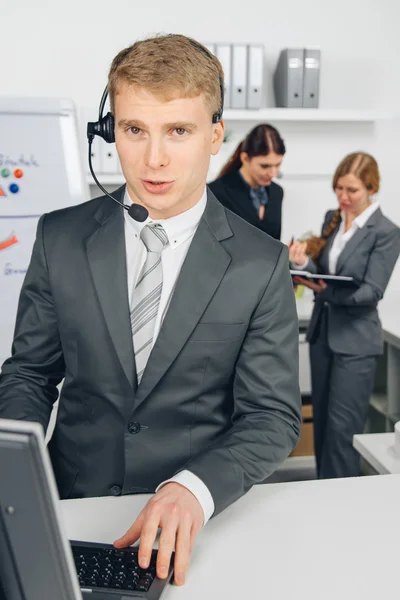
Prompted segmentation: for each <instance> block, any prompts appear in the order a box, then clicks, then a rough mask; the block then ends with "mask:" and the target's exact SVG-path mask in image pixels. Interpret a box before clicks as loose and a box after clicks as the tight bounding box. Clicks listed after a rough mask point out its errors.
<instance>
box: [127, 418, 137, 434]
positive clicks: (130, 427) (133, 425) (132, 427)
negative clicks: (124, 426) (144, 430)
mask: <svg viewBox="0 0 400 600" xmlns="http://www.w3.org/2000/svg"><path fill="white" fill-rule="evenodd" d="M128 431H129V433H132V434H136V433H139V431H140V423H135V422H134V421H132V423H129V425H128Z"/></svg>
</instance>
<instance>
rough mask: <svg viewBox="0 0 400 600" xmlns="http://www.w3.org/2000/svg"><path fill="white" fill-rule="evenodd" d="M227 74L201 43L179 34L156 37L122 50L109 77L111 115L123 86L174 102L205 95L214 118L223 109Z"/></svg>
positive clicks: (111, 68) (113, 62)
mask: <svg viewBox="0 0 400 600" xmlns="http://www.w3.org/2000/svg"><path fill="white" fill-rule="evenodd" d="M220 81H221V83H222V85H223V81H224V72H223V69H222V66H221V63H220V62H219V60H218V59H217V58H216V57H215V56H214V55H213V54H211V53H210V52H209V50H207V48H205V46H203V45H202V44H200V42H197V41H196V40H194V39H192V38H189V37H186V36H184V35H179V34H168V35H157V36H155V37H151V38H148V39H145V40H140V41H137V42H135V43H134V44H132V46H129V47H128V48H125V49H124V50H121V52H119V53H118V54H117V56H116V57H115V58H114V60H113V61H112V64H111V67H110V71H109V74H108V92H109V97H110V107H111V112H114V106H115V96H116V94H118V90H119V86H120V84H121V83H122V82H126V83H128V84H129V85H132V86H136V87H138V88H144V89H146V90H148V91H149V92H151V93H152V94H154V95H155V96H158V97H161V98H162V99H163V100H166V101H168V100H172V99H173V98H175V97H176V96H177V95H178V96H180V97H183V98H194V97H196V96H199V95H200V94H204V96H205V101H206V104H207V106H208V107H209V109H210V112H211V114H214V113H217V112H219V111H220V109H221V104H222V98H221V89H220V88H221V86H220Z"/></svg>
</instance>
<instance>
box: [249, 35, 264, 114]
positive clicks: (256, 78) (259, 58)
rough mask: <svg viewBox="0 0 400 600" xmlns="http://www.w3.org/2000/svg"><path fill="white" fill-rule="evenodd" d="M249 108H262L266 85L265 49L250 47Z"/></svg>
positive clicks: (259, 46) (258, 46)
mask: <svg viewBox="0 0 400 600" xmlns="http://www.w3.org/2000/svg"><path fill="white" fill-rule="evenodd" d="M247 75H248V77H247V108H250V109H257V108H261V104H262V94H263V83H264V47H263V46H261V45H257V46H256V45H251V46H249V47H248V61H247Z"/></svg>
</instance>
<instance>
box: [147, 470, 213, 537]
mask: <svg viewBox="0 0 400 600" xmlns="http://www.w3.org/2000/svg"><path fill="white" fill-rule="evenodd" d="M167 483H180V484H181V485H183V487H185V488H186V489H188V490H189V492H192V494H193V496H195V498H197V500H198V502H199V503H200V506H201V508H202V509H203V513H204V522H203V527H204V525H205V524H206V523H207V522H208V521H209V520H210V518H211V517H212V515H213V513H214V510H215V505H214V500H213V497H212V496H211V493H210V490H209V489H208V487H207V486H206V484H205V483H203V482H202V480H201V479H200V478H199V477H197V475H195V474H194V473H192V472H191V471H187V470H184V471H181V472H180V473H177V474H176V475H174V477H171V479H167V480H166V481H163V482H162V483H160V485H159V486H158V487H157V489H156V492H158V490H159V489H161V488H162V487H163V486H164V485H166V484H167Z"/></svg>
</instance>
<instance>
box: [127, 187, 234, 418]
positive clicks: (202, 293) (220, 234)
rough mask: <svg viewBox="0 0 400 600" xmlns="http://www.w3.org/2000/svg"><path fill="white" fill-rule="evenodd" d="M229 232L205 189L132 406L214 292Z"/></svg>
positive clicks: (166, 365) (147, 391) (223, 266)
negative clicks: (201, 209) (204, 200)
mask: <svg viewBox="0 0 400 600" xmlns="http://www.w3.org/2000/svg"><path fill="white" fill-rule="evenodd" d="M232 235H233V233H232V231H231V229H230V227H229V224H228V221H227V219H226V214H225V210H224V208H223V207H222V206H221V204H220V203H219V202H218V201H217V200H216V198H215V196H214V195H213V194H212V193H211V192H210V191H208V200H207V206H206V209H205V212H204V214H203V217H202V219H201V221H200V223H199V226H198V228H197V231H196V233H195V235H194V238H193V241H192V243H191V245H190V248H189V251H188V253H187V256H186V259H185V261H184V263H183V266H182V269H181V272H180V274H179V276H178V280H177V283H176V286H175V290H174V293H173V296H172V298H171V302H170V305H169V308H168V311H167V313H166V315H165V318H164V322H163V324H162V327H161V330H160V333H159V335H158V338H157V341H156V343H155V345H154V348H153V350H152V352H151V354H150V358H149V361H148V363H147V366H146V369H145V371H144V373H143V377H142V379H141V382H140V385H139V387H138V390H137V394H136V397H135V408H137V406H138V405H139V404H140V403H141V402H143V401H144V400H145V398H147V396H148V395H149V394H150V393H151V391H152V390H153V389H154V387H155V386H156V385H157V383H158V382H159V381H160V379H161V378H162V377H163V375H164V374H165V372H166V371H167V369H168V368H169V367H170V365H171V364H172V362H173V361H174V360H175V358H176V356H177V355H178V354H179V352H180V351H181V350H182V348H183V346H184V345H185V343H186V341H187V340H188V338H189V336H190V334H191V333H192V331H193V330H194V328H195V327H196V325H197V323H198V321H199V320H200V318H201V316H202V314H203V313H204V311H205V309H206V307H207V305H208V304H209V302H210V300H211V298H212V297H213V295H214V294H215V291H216V290H217V288H218V286H219V284H220V282H221V280H222V278H223V277H224V275H225V272H226V270H227V268H228V266H229V263H230V262H231V257H230V255H229V254H228V253H227V252H226V251H225V250H224V248H223V247H222V245H221V244H220V241H221V240H223V239H226V238H228V237H231V236H232Z"/></svg>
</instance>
